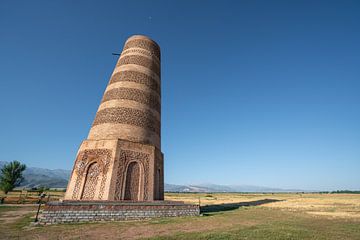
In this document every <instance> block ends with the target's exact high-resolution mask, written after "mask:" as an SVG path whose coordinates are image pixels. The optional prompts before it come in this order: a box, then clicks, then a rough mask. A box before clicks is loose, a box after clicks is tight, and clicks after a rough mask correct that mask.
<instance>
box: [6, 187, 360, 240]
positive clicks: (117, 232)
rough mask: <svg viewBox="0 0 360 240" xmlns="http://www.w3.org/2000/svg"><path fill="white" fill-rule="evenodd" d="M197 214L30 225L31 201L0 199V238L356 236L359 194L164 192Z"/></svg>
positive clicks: (359, 225) (359, 226) (359, 229)
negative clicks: (199, 210) (197, 210)
mask: <svg viewBox="0 0 360 240" xmlns="http://www.w3.org/2000/svg"><path fill="white" fill-rule="evenodd" d="M166 199H167V200H181V201H185V202H188V203H196V204H198V203H199V201H200V204H201V206H202V211H203V215H202V216H201V217H184V218H161V219H152V220H146V221H133V222H108V223H85V224H66V225H51V226H31V225H30V222H31V221H33V218H34V215H35V211H36V206H35V205H33V206H29V205H16V206H9V205H2V206H1V205H0V238H1V239H87V240H88V239H359V240H360V195H359V194H236V193H231V194H230V193H224V194H222V193H215V194H175V193H168V194H166Z"/></svg>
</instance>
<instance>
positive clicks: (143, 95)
mask: <svg viewBox="0 0 360 240" xmlns="http://www.w3.org/2000/svg"><path fill="white" fill-rule="evenodd" d="M114 99H127V100H132V101H136V102H139V103H142V104H145V105H147V106H149V107H151V108H153V109H154V110H155V111H157V112H158V113H160V100H159V97H158V96H156V95H154V94H151V93H147V92H145V91H142V90H139V89H134V88H122V87H120V88H113V89H111V90H109V91H106V93H105V94H104V97H103V99H102V102H107V101H110V100H114Z"/></svg>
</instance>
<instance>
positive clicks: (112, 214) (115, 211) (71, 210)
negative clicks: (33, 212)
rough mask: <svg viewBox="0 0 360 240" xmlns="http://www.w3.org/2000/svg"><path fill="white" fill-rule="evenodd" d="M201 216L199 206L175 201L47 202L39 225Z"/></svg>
mask: <svg viewBox="0 0 360 240" xmlns="http://www.w3.org/2000/svg"><path fill="white" fill-rule="evenodd" d="M199 215H200V207H199V206H198V205H192V204H185V203H183V202H175V201H152V202H127V201H121V202H120V201H63V202H49V203H47V204H46V205H45V209H44V210H43V212H42V215H41V217H40V223H41V224H55V223H75V222H95V221H124V220H141V219H150V218H157V217H180V216H199Z"/></svg>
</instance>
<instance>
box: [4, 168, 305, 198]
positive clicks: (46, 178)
mask: <svg viewBox="0 0 360 240" xmlns="http://www.w3.org/2000/svg"><path fill="white" fill-rule="evenodd" d="M4 164H6V162H5V161H0V168H2V167H3V166H4ZM0 174H1V173H0ZM70 174H71V171H70V170H64V169H54V170H50V169H46V168H36V167H27V168H26V170H25V171H24V178H25V179H24V181H23V182H22V183H21V186H20V187H26V188H34V187H40V186H46V187H49V188H66V186H67V183H68V180H69V178H70ZM165 191H167V192H304V190H300V189H281V188H269V187H261V186H250V185H216V184H194V185H193V184H191V185H176V184H167V183H165Z"/></svg>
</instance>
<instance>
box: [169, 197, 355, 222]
mask: <svg viewBox="0 0 360 240" xmlns="http://www.w3.org/2000/svg"><path fill="white" fill-rule="evenodd" d="M262 199H276V200H281V201H277V202H272V203H266V204H264V205H262V206H264V207H268V208H273V209H279V210H286V211H299V212H306V213H308V214H311V215H321V216H324V217H331V218H352V219H354V218H355V219H359V220H360V194H318V193H314V194H311V193H306V194H287V193H284V194H240V193H239V194H237V193H213V194H182V193H180V194H176V193H168V194H167V195H166V200H173V201H184V202H187V203H195V204H198V203H199V202H200V204H201V206H205V205H214V204H224V203H239V202H251V201H257V200H262Z"/></svg>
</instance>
